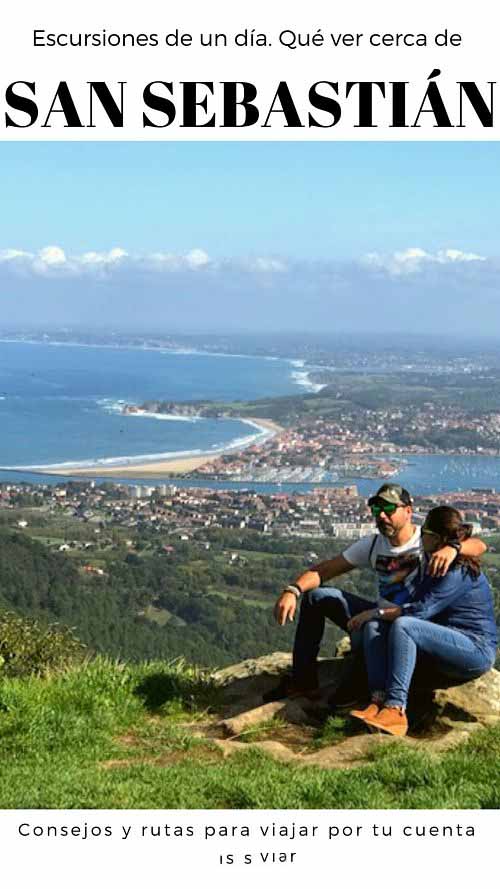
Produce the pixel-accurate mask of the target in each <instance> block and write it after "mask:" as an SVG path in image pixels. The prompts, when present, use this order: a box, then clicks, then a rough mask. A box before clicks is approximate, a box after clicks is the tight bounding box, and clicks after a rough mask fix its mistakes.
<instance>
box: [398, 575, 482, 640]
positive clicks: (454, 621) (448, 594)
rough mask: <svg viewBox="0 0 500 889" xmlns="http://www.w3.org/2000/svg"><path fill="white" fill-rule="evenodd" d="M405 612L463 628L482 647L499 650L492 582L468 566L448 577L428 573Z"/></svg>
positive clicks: (434, 621)
mask: <svg viewBox="0 0 500 889" xmlns="http://www.w3.org/2000/svg"><path fill="white" fill-rule="evenodd" d="M402 609H403V613H404V614H407V615H412V616H413V617H419V618H422V620H432V621H433V623H437V624H441V625H442V626H445V627H452V628H453V629H455V630H460V632H461V633H465V635H466V636H470V637H471V638H472V639H474V641H475V642H477V643H478V645H480V646H481V647H482V648H485V649H486V650H488V651H490V652H492V653H493V655H494V653H495V651H496V646H497V627H496V622H495V613H494V611H493V597H492V595H491V588H490V585H489V583H488V581H487V579H486V577H485V576H484V574H483V573H481V574H480V575H479V577H474V576H473V574H471V572H470V571H469V570H468V569H467V568H466V566H464V565H458V566H457V567H456V568H451V569H450V570H449V571H448V573H447V574H446V575H445V576H444V577H431V576H430V575H426V576H425V577H424V579H423V580H422V582H421V583H420V584H419V585H418V588H417V589H416V592H415V598H414V600H413V601H412V602H409V603H407V604H406V605H403V606H402Z"/></svg>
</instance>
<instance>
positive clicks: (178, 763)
mask: <svg viewBox="0 0 500 889" xmlns="http://www.w3.org/2000/svg"><path fill="white" fill-rule="evenodd" d="M0 677H1V674H0ZM217 706H218V699H217V690H216V689H214V688H213V687H212V686H211V684H210V682H208V681H207V679H206V678H204V677H203V675H202V674H200V673H199V672H197V671H195V670H193V668H189V667H188V666H186V665H185V664H182V663H179V662H177V663H165V662H156V663H154V662H153V663H149V664H138V665H132V664H127V665H125V664H120V663H116V662H112V661H109V660H106V659H103V658H97V659H96V660H94V661H92V662H90V663H87V664H83V665H80V666H75V667H73V668H69V669H66V670H65V671H64V672H62V673H57V674H54V673H52V674H51V675H49V676H48V677H45V678H44V677H38V678H37V677H33V678H24V679H9V678H5V677H4V678H0V756H1V758H2V777H3V780H2V782H1V785H0V807H1V808H28V809H31V808H33V809H35V808H42V809H50V808H67V809H72V808H88V809H93V808H98V809H99V808H103V809H109V808H114V809H119V808H145V809H150V808H167V809H169V808H173V809H175V808H186V809H191V808H241V809H245V808H269V809H278V808H285V809H286V808H293V809H295V808H296V809H308V808H311V809H315V808H332V809H335V808H342V809H358V808H380V809H386V808H397V807H399V808H404V809H406V808H416V809H420V808H422V809H432V808H450V809H453V808H461V809H467V808H498V807H500V788H499V786H498V781H497V780H496V779H495V775H497V774H498V768H497V766H498V757H499V756H500V729H499V728H490V729H484V730H480V731H477V732H476V733H475V734H474V735H473V736H472V737H471V739H470V740H469V741H468V742H467V743H466V744H464V745H462V746H461V747H460V748H457V749H455V750H452V751H449V752H447V753H445V754H443V755H442V756H439V757H438V756H432V757H430V756H429V755H423V754H422V753H421V752H419V751H415V750H411V749H408V748H407V747H404V748H403V747H401V745H399V744H398V742H397V741H396V742H394V743H389V744H388V745H384V746H383V748H382V749H380V750H379V751H377V752H374V753H372V754H371V755H370V757H369V758H367V760H366V762H365V763H364V764H363V765H361V766H360V767H358V768H354V769H349V770H345V769H341V770H327V769H324V768H320V767H312V766H309V767H301V766H297V765H295V764H283V763H278V762H276V761H274V760H272V759H270V758H269V757H268V756H266V755H265V754H264V753H263V752H262V751H259V750H256V749H254V748H252V747H251V745H249V749H248V751H243V752H238V753H235V754H233V756H231V757H230V758H229V759H228V760H224V759H223V755H222V752H221V750H220V749H219V748H217V747H216V745H215V744H214V743H213V742H210V741H209V740H202V739H200V738H198V737H196V735H195V729H196V726H197V725H198V724H199V723H200V722H201V721H203V720H204V719H206V716H207V712H208V710H209V709H210V710H212V711H216V709H217ZM323 732H325V739H324V740H323V741H322V733H323ZM337 740H339V737H338V736H337V737H336V736H335V732H333V733H332V732H330V735H329V734H328V727H326V729H324V730H322V729H318V730H317V733H316V743H332V742H333V743H335V741H337ZM313 743H314V739H313Z"/></svg>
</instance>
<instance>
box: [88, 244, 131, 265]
mask: <svg viewBox="0 0 500 889" xmlns="http://www.w3.org/2000/svg"><path fill="white" fill-rule="evenodd" d="M126 256H128V253H127V251H126V250H123V248H122V247H113V249H112V250H109V251H108V252H107V253H106V252H104V253H102V252H101V253H98V252H97V251H95V250H91V251H89V252H88V253H84V254H83V255H82V256H81V257H80V262H81V263H82V264H83V265H90V266H92V265H98V266H102V265H108V264H112V263H116V262H119V261H120V260H121V259H124V258H125V257H126Z"/></svg>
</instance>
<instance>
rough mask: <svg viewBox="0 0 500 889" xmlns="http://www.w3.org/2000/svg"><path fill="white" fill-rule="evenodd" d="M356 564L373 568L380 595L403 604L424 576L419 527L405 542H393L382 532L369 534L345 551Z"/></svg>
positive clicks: (383, 598)
mask: <svg viewBox="0 0 500 889" xmlns="http://www.w3.org/2000/svg"><path fill="white" fill-rule="evenodd" d="M342 555H343V556H344V559H346V560H347V561H348V562H349V563H350V564H351V565H353V566H354V567H355V568H373V570H374V571H375V573H376V575H377V579H378V594H379V599H381V600H384V601H385V602H391V603H392V604H393V605H402V604H404V603H405V602H409V601H411V599H413V596H414V593H415V587H416V585H417V583H418V581H419V580H420V579H421V575H422V570H423V569H422V566H423V549H422V540H421V534H420V528H419V527H415V531H414V533H413V534H412V536H411V537H410V539H409V540H408V541H407V543H404V544H403V546H393V545H392V544H391V542H390V541H389V540H388V539H387V537H384V535H383V534H370V535H369V536H368V537H362V538H361V540H357V541H356V543H353V544H351V546H348V547H347V549H346V550H344V552H343V553H342Z"/></svg>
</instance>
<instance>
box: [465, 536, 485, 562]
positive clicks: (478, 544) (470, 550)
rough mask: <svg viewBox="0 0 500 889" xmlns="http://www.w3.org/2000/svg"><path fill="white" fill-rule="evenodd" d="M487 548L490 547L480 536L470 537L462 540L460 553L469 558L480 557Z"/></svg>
mask: <svg viewBox="0 0 500 889" xmlns="http://www.w3.org/2000/svg"><path fill="white" fill-rule="evenodd" d="M487 550H488V547H487V546H486V544H485V542H484V540H481V538H480V537H469V538H468V539H467V540H462V543H461V544H460V555H462V556H466V557H467V556H468V557H469V558H471V557H472V558H474V559H480V558H481V556H484V554H485V552H487Z"/></svg>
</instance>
